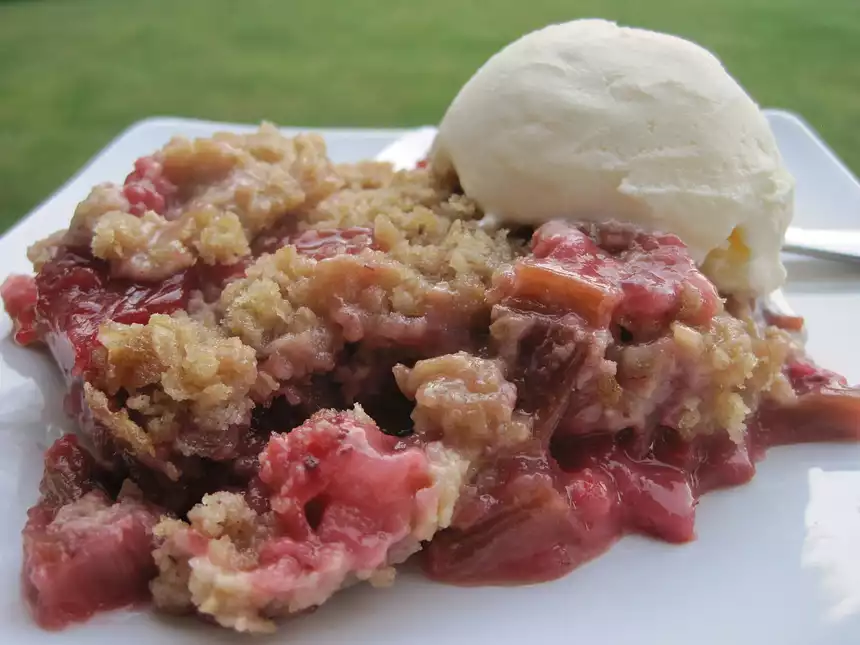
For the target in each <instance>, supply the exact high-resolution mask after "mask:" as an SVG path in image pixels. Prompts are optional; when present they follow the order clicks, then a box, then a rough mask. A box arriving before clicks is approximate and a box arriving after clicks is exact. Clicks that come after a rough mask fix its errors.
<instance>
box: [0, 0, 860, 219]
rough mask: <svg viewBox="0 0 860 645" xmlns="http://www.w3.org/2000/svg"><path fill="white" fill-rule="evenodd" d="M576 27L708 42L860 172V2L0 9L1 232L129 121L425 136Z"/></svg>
mask: <svg viewBox="0 0 860 645" xmlns="http://www.w3.org/2000/svg"><path fill="white" fill-rule="evenodd" d="M584 16H601V17H606V18H612V19H616V20H618V21H620V22H623V23H627V24H633V25H638V26H643V27H650V28H653V29H659V30H663V31H670V32H674V33H678V34H680V35H683V36H686V37H689V38H692V39H693V40H696V41H698V42H700V43H702V44H703V45H705V46H706V47H708V48H710V49H712V50H713V51H715V52H716V53H717V54H718V55H719V56H720V57H722V58H723V60H724V61H725V63H726V65H727V67H728V68H729V70H730V71H732V72H733V73H734V74H735V75H736V76H737V77H738V78H739V79H740V81H741V82H742V83H743V84H744V85H745V86H746V87H747V89H748V90H749V91H750V92H751V93H752V94H753V95H754V96H755V97H756V99H757V100H758V101H759V102H760V103H761V104H763V105H766V106H779V107H784V108H788V109H791V110H796V111H798V112H800V113H802V114H803V115H804V116H805V117H806V118H807V119H808V120H809V121H810V122H811V123H812V124H813V125H814V126H815V127H816V128H817V129H819V131H820V132H821V133H822V134H823V135H824V137H825V138H826V139H827V140H828V141H829V142H830V143H831V144H832V145H833V146H834V147H835V148H836V150H837V151H838V152H839V153H840V154H841V155H842V156H843V157H844V158H845V159H846V160H847V162H848V164H849V165H850V166H851V167H852V168H853V169H854V170H855V172H857V171H860V0H815V1H813V0H647V1H646V0H642V1H639V0H497V1H492V0H484V1H478V0H414V1H413V0H243V1H241V2H238V1H236V0H138V1H137V2H126V1H123V0H29V1H26V0H19V1H17V2H15V1H13V2H10V1H2V0H0V230H2V229H4V228H6V227H7V226H8V225H10V224H11V223H13V222H14V221H15V220H16V219H17V218H18V217H20V216H22V215H23V214H25V213H26V212H27V211H28V210H29V209H30V208H31V207H32V206H34V205H35V204H36V203H38V202H39V201H40V200H41V199H43V198H44V197H46V196H47V195H48V194H49V193H50V192H51V191H52V190H53V189H55V188H56V187H57V186H58V185H59V184H60V183H61V182H63V181H64V180H65V179H66V178H67V177H68V176H69V175H70V174H71V173H72V172H74V171H75V170H76V169H77V168H78V167H79V166H80V165H81V164H82V163H83V162H84V161H86V160H87V159H88V158H89V157H90V156H91V155H92V154H94V153H95V152H96V151H97V150H98V149H99V148H100V147H101V146H103V145H104V144H105V143H107V142H108V141H109V140H110V139H111V138H112V137H113V136H114V135H116V134H117V133H119V132H120V130H122V129H123V128H124V127H126V126H128V125H129V124H130V123H132V122H134V121H135V120H138V119H141V118H144V117H147V116H152V115H181V116H193V117H201V118H207V119H217V120H228V121H245V122H255V121H259V120H261V119H269V120H273V121H276V122H278V123H281V124H289V125H308V126H310V125H355V126H398V125H418V124H422V123H428V122H435V121H437V120H438V118H439V117H440V116H441V114H442V112H443V110H444V108H445V106H446V105H447V103H448V102H449V100H450V99H451V98H452V97H453V95H454V93H455V92H456V90H457V89H458V87H459V86H460V85H461V84H462V83H463V82H464V81H465V80H466V79H467V78H468V76H469V75H470V74H471V73H472V72H473V71H474V69H475V68H476V67H477V66H478V65H480V63H481V62H483V60H484V59H486V58H487V57H488V56H489V55H490V54H491V53H493V52H494V51H495V50H497V49H498V48H499V47H500V46H502V45H503V44H504V43H505V42H507V41H509V40H511V39H513V38H515V37H516V36H518V35H520V34H522V33H524V32H526V31H529V30H531V29H533V28H536V27H539V26H542V25H544V24H546V23H549V22H555V21H561V20H567V19H571V18H575V17H584ZM215 24H217V25H218V26H212V25H215Z"/></svg>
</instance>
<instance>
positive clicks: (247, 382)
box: [99, 313, 257, 436]
mask: <svg viewBox="0 0 860 645" xmlns="http://www.w3.org/2000/svg"><path fill="white" fill-rule="evenodd" d="M99 341H100V342H101V343H102V345H103V346H104V348H105V358H104V366H103V374H102V383H101V384H100V385H101V387H102V388H103V389H104V390H105V391H106V392H108V393H109V394H114V393H116V392H118V391H119V390H125V391H126V392H129V393H131V394H132V395H133V394H135V393H138V392H139V391H140V390H143V389H145V388H149V387H151V386H156V387H157V388H158V389H157V390H156V392H157V393H158V394H159V395H160V396H159V398H160V401H154V400H153V399H152V398H148V399H145V400H144V399H138V400H137V401H135V404H136V405H137V406H138V411H140V412H141V413H143V414H144V415H146V413H147V412H155V413H156V416H152V417H149V423H150V424H152V427H151V428H147V429H148V430H151V431H154V432H155V434H157V435H159V436H162V435H163V434H164V432H165V428H167V427H173V426H174V425H175V424H174V423H173V421H174V418H175V417H176V415H178V414H179V413H180V412H184V411H187V412H188V413H189V414H190V417H191V420H193V421H194V422H195V423H197V424H198V425H199V426H200V427H202V428H209V429H214V430H224V429H226V428H227V427H229V426H231V425H234V424H244V423H247V420H248V415H249V414H250V410H251V408H252V407H253V403H252V402H251V401H250V399H249V398H248V393H249V391H250V389H251V387H252V386H253V385H254V383H255V382H256V379H257V361H256V357H255V354H254V350H253V349H252V348H250V347H248V346H246V345H244V344H242V342H241V341H240V340H239V339H238V338H230V337H227V336H224V335H223V334H222V333H221V332H220V331H219V330H218V329H217V328H209V327H206V326H204V325H203V324H201V323H199V322H197V321H195V320H193V319H191V318H189V317H188V316H187V315H186V314H185V313H179V314H175V315H173V316H165V315H161V314H156V315H153V316H152V317H151V318H150V319H149V322H148V323H147V324H146V325H137V324H135V325H123V324H118V323H107V324H106V325H104V326H103V327H102V329H101V331H100V332H99ZM154 403H158V404H159V405H157V406H156V407H152V406H153V404H154Z"/></svg>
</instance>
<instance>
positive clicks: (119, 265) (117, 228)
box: [92, 208, 251, 281]
mask: <svg viewBox="0 0 860 645" xmlns="http://www.w3.org/2000/svg"><path fill="white" fill-rule="evenodd" d="M92 251H93V255H95V256H96V257H97V258H102V259H105V260H108V261H110V262H111V272H112V273H113V274H114V275H116V276H118V277H123V278H129V279H132V280H142V281H146V280H161V279H164V278H167V277H169V276H171V275H173V274H174V273H178V272H179V271H182V270H183V269H186V268H188V267H190V266H192V265H193V264H194V263H195V262H196V261H197V257H198V256H199V257H200V258H201V259H202V260H203V261H204V262H205V263H206V264H234V263H235V262H237V261H238V260H239V259H240V258H241V257H243V256H245V255H248V254H249V253H250V252H251V250H250V247H249V245H248V238H247V237H246V236H245V232H244V231H243V229H242V225H241V223H240V222H239V218H238V217H237V216H236V215H235V214H234V213H230V212H219V211H216V210H214V209H211V208H210V209H204V210H196V211H188V212H186V213H183V214H182V215H181V216H180V217H179V218H178V219H175V220H167V219H165V218H164V217H162V216H161V215H158V214H157V213H153V212H151V211H150V212H148V213H145V214H144V215H143V216H141V217H138V216H136V215H132V214H130V213H123V212H121V211H112V212H109V213H105V214H104V215H103V216H102V217H101V218H99V220H98V222H97V223H96V225H95V229H94V230H93V240H92Z"/></svg>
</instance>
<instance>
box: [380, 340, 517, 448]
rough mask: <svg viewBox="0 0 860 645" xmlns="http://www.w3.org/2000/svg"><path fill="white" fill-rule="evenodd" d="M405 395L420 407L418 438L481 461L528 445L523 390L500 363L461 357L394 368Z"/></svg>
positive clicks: (463, 354)
mask: <svg viewBox="0 0 860 645" xmlns="http://www.w3.org/2000/svg"><path fill="white" fill-rule="evenodd" d="M394 375H395V377H396V379H397V384H398V385H399V386H400V389H401V391H402V392H403V393H404V394H405V395H406V396H407V397H409V398H410V399H412V400H414V401H415V410H414V411H413V412H412V420H413V421H414V422H415V432H416V433H418V434H420V435H424V436H425V437H428V438H431V439H432V438H440V439H442V441H443V442H444V443H445V444H446V445H448V446H450V447H452V448H454V449H456V450H458V451H459V452H461V453H463V454H466V455H472V454H477V455H480V454H481V453H482V452H486V451H494V450H498V449H505V448H508V447H510V446H512V445H515V444H517V443H522V442H523V441H525V440H526V439H528V438H529V437H530V435H531V420H530V419H529V418H528V417H527V416H526V415H524V414H522V413H521V412H515V411H514V409H515V406H516V402H517V388H516V386H515V385H513V384H512V383H509V382H508V381H506V380H505V378H504V372H503V370H502V367H501V365H500V364H499V362H497V361H493V360H487V359H482V358H477V357H476V356H472V355H470V354H467V353H466V352H459V353H457V354H451V355H447V356H440V357H438V358H432V359H427V360H423V361H418V362H417V363H416V364H415V367H413V368H412V369H409V368H407V367H404V366H403V365H398V366H396V367H395V368H394Z"/></svg>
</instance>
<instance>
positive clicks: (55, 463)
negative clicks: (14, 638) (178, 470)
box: [22, 437, 158, 629]
mask: <svg viewBox="0 0 860 645" xmlns="http://www.w3.org/2000/svg"><path fill="white" fill-rule="evenodd" d="M95 470H96V467H95V465H94V464H93V462H92V459H91V458H90V457H89V455H88V454H87V453H86V452H84V450H83V449H82V448H81V447H80V446H79V445H78V443H77V440H76V439H75V438H74V437H63V438H61V439H59V440H58V441H57V442H55V443H54V445H53V446H52V447H51V448H50V449H49V450H48V452H47V454H46V455H45V474H44V476H43V479H42V484H41V486H40V490H41V492H42V495H41V498H40V500H39V503H38V504H36V505H35V506H34V507H33V508H31V509H30V510H29V511H28V513H27V516H28V519H27V524H26V526H25V527H24V531H23V537H24V565H23V572H22V581H23V585H24V594H25V597H26V599H27V601H28V604H29V605H30V608H31V610H32V612H33V615H34V617H35V619H36V621H37V622H38V623H39V624H40V625H41V626H43V627H46V628H52V629H56V628H60V627H63V626H65V625H67V624H68V623H71V622H75V621H80V620H85V619H86V618H88V617H90V616H91V615H93V614H94V613H95V612H97V611H101V610H105V609H112V608H116V607H122V606H125V605H128V604H131V603H134V602H138V601H141V600H144V599H145V598H146V596H147V585H148V583H149V580H150V579H151V578H152V577H153V576H154V575H155V564H154V562H153V559H152V555H151V551H152V546H151V541H150V536H151V530H152V527H153V525H154V524H155V522H156V520H157V517H158V512H157V511H156V510H154V509H153V508H152V507H150V506H148V505H145V504H143V503H141V502H139V501H137V500H136V499H135V498H134V497H133V496H125V495H120V499H119V501H117V502H113V501H112V500H111V499H110V497H108V495H107V494H106V493H105V492H104V491H103V490H101V489H100V488H98V487H97V485H98V483H97V482H96V480H95V479H94V476H95Z"/></svg>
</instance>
